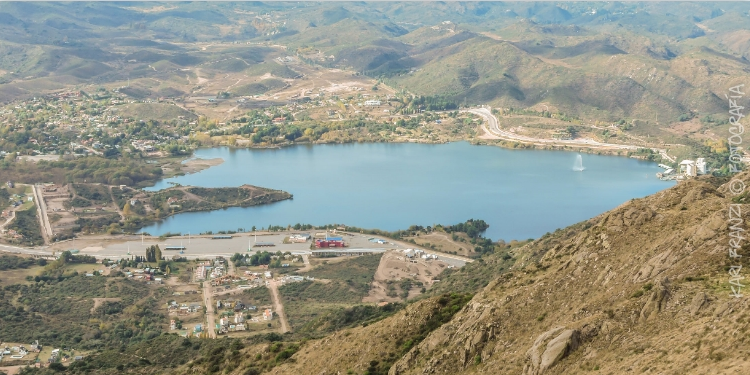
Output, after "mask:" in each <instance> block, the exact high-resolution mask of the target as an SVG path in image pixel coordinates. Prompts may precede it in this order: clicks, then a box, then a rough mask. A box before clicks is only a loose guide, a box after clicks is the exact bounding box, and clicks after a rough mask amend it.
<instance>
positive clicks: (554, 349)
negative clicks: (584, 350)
mask: <svg viewBox="0 0 750 375" xmlns="http://www.w3.org/2000/svg"><path fill="white" fill-rule="evenodd" d="M579 342H580V332H578V331H577V330H574V329H565V328H564V327H556V328H553V329H551V330H549V331H547V332H545V333H543V334H541V335H539V337H537V339H536V340H535V341H534V344H533V345H532V346H531V348H529V350H528V351H527V352H526V359H527V361H528V363H527V364H526V366H525V367H524V371H523V373H524V375H540V374H543V373H544V372H545V371H547V369H549V368H550V367H552V366H554V365H555V364H556V363H558V362H560V360H561V359H563V358H565V357H566V356H568V354H570V353H571V352H573V351H574V350H576V349H577V348H578V344H579Z"/></svg>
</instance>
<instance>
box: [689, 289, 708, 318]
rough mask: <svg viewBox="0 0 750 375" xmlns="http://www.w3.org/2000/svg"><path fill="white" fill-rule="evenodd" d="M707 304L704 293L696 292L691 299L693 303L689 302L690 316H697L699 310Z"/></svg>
mask: <svg viewBox="0 0 750 375" xmlns="http://www.w3.org/2000/svg"><path fill="white" fill-rule="evenodd" d="M707 304H708V297H706V293H705V292H698V293H696V294H695V297H693V301H692V302H690V315H697V314H698V312H699V311H700V309H701V308H702V307H703V306H705V305H707Z"/></svg>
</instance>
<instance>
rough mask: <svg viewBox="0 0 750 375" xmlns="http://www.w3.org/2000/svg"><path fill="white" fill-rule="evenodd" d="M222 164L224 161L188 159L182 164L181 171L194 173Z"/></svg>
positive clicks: (220, 159)
mask: <svg viewBox="0 0 750 375" xmlns="http://www.w3.org/2000/svg"><path fill="white" fill-rule="evenodd" d="M222 163H224V159H222V158H215V159H190V160H187V161H185V162H184V163H183V164H182V171H183V172H185V173H188V174H189V173H196V172H200V171H202V170H204V169H208V168H211V167H215V166H217V165H221V164H222Z"/></svg>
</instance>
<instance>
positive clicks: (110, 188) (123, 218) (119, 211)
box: [109, 185, 125, 220]
mask: <svg viewBox="0 0 750 375" xmlns="http://www.w3.org/2000/svg"><path fill="white" fill-rule="evenodd" d="M113 188H114V186H111V185H110V186H109V197H110V198H112V204H114V205H115V210H117V213H118V214H120V220H125V214H123V213H122V210H121V209H120V205H119V204H117V201H116V200H115V195H114V194H112V189H113ZM118 189H119V187H118Z"/></svg>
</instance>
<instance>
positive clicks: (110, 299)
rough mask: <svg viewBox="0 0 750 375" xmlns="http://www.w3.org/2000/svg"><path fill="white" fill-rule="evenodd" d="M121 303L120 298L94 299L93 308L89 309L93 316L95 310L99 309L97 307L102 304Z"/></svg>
mask: <svg viewBox="0 0 750 375" xmlns="http://www.w3.org/2000/svg"><path fill="white" fill-rule="evenodd" d="M120 301H122V298H119V297H117V298H94V307H92V308H91V313H92V314H93V313H94V311H96V309H98V308H99V306H101V305H103V304H104V302H120Z"/></svg>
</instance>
